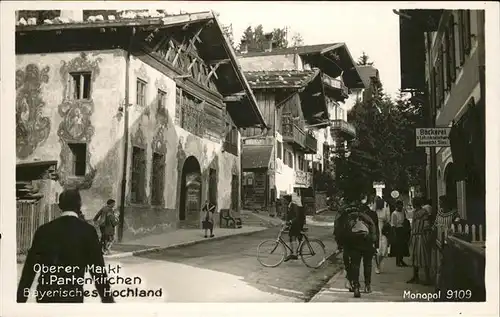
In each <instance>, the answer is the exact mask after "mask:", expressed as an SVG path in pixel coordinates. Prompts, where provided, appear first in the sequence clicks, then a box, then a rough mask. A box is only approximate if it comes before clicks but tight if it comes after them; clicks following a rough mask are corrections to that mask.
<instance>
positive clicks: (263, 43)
mask: <svg viewBox="0 0 500 317" xmlns="http://www.w3.org/2000/svg"><path fill="white" fill-rule="evenodd" d="M267 33H272V35H273V48H278V49H279V48H287V47H288V44H289V43H288V28H287V27H283V28H275V29H273V30H272V32H264V27H263V26H262V24H259V25H257V26H256V27H254V28H252V27H251V26H249V27H247V28H246V29H245V31H244V32H243V34H242V36H241V40H240V43H241V41H245V43H246V45H247V49H248V51H249V52H263V51H264V50H265V49H266V48H268V43H267V40H266V34H267ZM297 35H298V36H297V40H296V41H294V40H293V39H292V41H294V46H296V43H300V44H302V42H303V40H302V36H300V34H298V33H297ZM239 49H241V44H240V48H239Z"/></svg>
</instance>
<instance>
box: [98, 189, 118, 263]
mask: <svg viewBox="0 0 500 317" xmlns="http://www.w3.org/2000/svg"><path fill="white" fill-rule="evenodd" d="M115 203H116V202H115V200H114V199H108V201H107V202H106V206H104V207H102V208H101V209H100V210H99V211H98V212H97V214H96V215H95V217H94V222H95V223H96V224H97V225H99V229H100V231H101V246H102V253H103V254H109V252H110V250H109V249H110V248H111V245H112V244H113V241H114V239H115V227H116V226H117V225H118V219H117V217H116V215H115V211H114V208H115Z"/></svg>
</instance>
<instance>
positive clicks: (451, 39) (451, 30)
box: [448, 14, 457, 83]
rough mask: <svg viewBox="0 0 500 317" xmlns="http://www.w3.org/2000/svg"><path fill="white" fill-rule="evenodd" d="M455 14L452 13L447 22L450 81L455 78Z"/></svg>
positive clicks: (453, 80)
mask: <svg viewBox="0 0 500 317" xmlns="http://www.w3.org/2000/svg"><path fill="white" fill-rule="evenodd" d="M455 45H456V44H455V16H454V15H453V14H452V15H451V16H450V20H449V22H448V55H449V65H448V69H449V74H450V80H451V82H452V83H454V82H455V80H456V78H457V76H456V75H457V61H456V55H455V49H456V47H455Z"/></svg>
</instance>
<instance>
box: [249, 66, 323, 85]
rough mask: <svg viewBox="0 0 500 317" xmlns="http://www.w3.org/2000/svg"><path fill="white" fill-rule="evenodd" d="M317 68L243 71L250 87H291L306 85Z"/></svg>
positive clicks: (315, 74) (316, 74)
mask: <svg viewBox="0 0 500 317" xmlns="http://www.w3.org/2000/svg"><path fill="white" fill-rule="evenodd" d="M318 75H319V70H272V71H251V72H245V77H246V78H247V80H248V82H249V83H250V86H251V87H252V89H271V88H282V89H293V88H302V87H305V86H307V85H308V84H309V83H310V82H311V81H312V80H313V79H314V78H315V77H316V76H318Z"/></svg>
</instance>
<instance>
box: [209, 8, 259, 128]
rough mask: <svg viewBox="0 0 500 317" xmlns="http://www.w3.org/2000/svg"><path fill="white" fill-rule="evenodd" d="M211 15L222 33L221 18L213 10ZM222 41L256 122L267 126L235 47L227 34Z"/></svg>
mask: <svg viewBox="0 0 500 317" xmlns="http://www.w3.org/2000/svg"><path fill="white" fill-rule="evenodd" d="M211 15H212V17H213V19H214V20H215V23H216V25H217V27H218V28H219V29H220V31H221V33H222V28H221V26H220V22H219V19H218V18H217V16H216V15H215V14H214V12H213V11H212V12H211ZM222 42H223V45H224V50H225V51H226V53H227V54H228V56H229V59H230V60H231V65H232V66H233V70H234V71H235V73H236V76H237V77H238V79H239V80H240V82H241V84H242V86H243V90H244V91H245V93H246V96H247V98H248V101H249V102H250V105H251V107H252V109H253V112H254V114H255V115H256V117H257V122H256V124H255V125H257V126H260V127H262V128H267V124H266V121H265V120H264V116H263V115H262V113H261V112H260V109H259V107H258V105H257V99H256V98H255V96H254V94H253V91H252V88H251V87H250V84H249V83H248V81H247V79H246V77H245V75H244V74H243V70H242V68H241V65H240V64H239V62H238V59H237V58H236V54H235V52H234V50H233V48H232V47H231V45H230V44H229V43H228V42H227V40H226V37H225V36H223V41H222Z"/></svg>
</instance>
